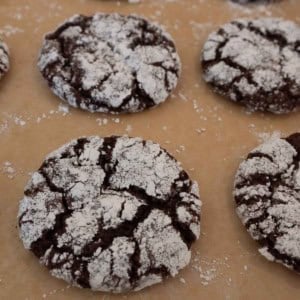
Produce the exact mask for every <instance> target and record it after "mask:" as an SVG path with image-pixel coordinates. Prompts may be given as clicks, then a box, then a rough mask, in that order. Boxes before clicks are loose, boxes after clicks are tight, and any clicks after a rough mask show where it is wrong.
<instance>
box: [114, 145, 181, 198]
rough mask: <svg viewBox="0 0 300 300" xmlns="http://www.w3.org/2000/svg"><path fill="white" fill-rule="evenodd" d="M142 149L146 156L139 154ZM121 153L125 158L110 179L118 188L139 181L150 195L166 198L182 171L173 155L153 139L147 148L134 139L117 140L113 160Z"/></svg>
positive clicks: (139, 184)
mask: <svg viewBox="0 0 300 300" xmlns="http://www.w3.org/2000/svg"><path fill="white" fill-rule="evenodd" d="M143 148H144V149H145V150H143ZM142 151H143V156H140V155H139V153H141V152H142ZM120 156H121V157H124V158H125V159H124V160H122V161H119V163H118V165H117V167H116V171H115V173H114V174H113V176H112V177H111V183H112V185H113V186H114V187H116V188H128V187H129V186H130V185H137V186H139V187H140V188H143V189H144V190H145V191H146V193H147V194H148V195H150V196H156V197H159V198H162V199H164V198H165V196H166V195H167V194H168V193H169V191H170V188H171V185H172V183H173V181H174V180H175V179H176V178H177V177H178V173H179V172H180V166H179V165H177V164H174V163H173V159H172V158H171V157H170V156H169V155H168V154H167V153H166V152H164V151H162V150H161V148H160V146H159V145H158V144H154V143H152V142H147V143H146V148H145V147H144V145H143V144H142V143H136V142H135V140H131V139H128V140H118V142H117V144H116V146H115V148H114V151H113V156H112V157H113V160H114V159H116V158H117V157H120ZM128 171H129V172H130V174H131V176H130V177H128V175H127V174H128Z"/></svg>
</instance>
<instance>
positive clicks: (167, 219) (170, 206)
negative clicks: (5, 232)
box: [18, 136, 201, 292]
mask: <svg viewBox="0 0 300 300" xmlns="http://www.w3.org/2000/svg"><path fill="white" fill-rule="evenodd" d="M24 194H25V196H24V198H23V199H22V201H21V203H20V207H19V214H18V220H19V232H20V237H21V239H22V241H23V244H24V247H25V248H26V249H29V250H31V251H32V252H33V253H34V254H35V255H36V256H37V257H38V258H39V260H40V262H41V263H42V264H43V265H45V266H46V267H48V268H49V269H50V272H51V274H52V275H54V276H56V277H58V278H62V279H64V280H66V281H67V282H69V283H71V284H73V285H75V286H79V287H84V288H91V289H93V290H98V291H111V292H125V291H130V290H140V289H142V288H144V287H147V286H150V285H152V284H155V283H158V282H160V281H162V280H163V279H164V278H165V277H168V276H175V275H176V274H177V273H178V271H179V270H180V269H182V268H184V267H185V266H186V265H187V264H188V263H189V261H190V256H191V251H190V247H191V244H192V243H193V242H194V241H195V240H196V239H198V238H199V234H200V209H201V202H200V199H199V191H198V185H197V183H196V182H193V181H191V180H190V178H189V176H188V175H187V173H186V172H185V171H184V170H183V169H182V168H181V166H180V165H179V163H178V162H177V161H176V160H175V159H174V158H173V157H172V156H170V155H169V154H168V153H167V152H166V151H165V150H164V149H162V148H161V147H160V146H159V145H158V144H156V143H153V142H151V141H144V140H142V139H140V138H129V137H125V136H124V137H115V136H112V137H106V138H100V137H96V136H94V137H86V138H80V139H78V140H74V141H72V142H70V143H69V144H66V145H65V146H63V147H61V148H60V149H58V150H57V151H55V152H53V153H51V154H50V155H49V156H48V157H47V158H46V160H45V161H44V163H43V164H42V166H41V167H40V169H39V170H38V171H37V172H35V173H34V174H33V175H32V178H31V180H30V181H29V183H28V184H27V186H26V188H25V192H24Z"/></svg>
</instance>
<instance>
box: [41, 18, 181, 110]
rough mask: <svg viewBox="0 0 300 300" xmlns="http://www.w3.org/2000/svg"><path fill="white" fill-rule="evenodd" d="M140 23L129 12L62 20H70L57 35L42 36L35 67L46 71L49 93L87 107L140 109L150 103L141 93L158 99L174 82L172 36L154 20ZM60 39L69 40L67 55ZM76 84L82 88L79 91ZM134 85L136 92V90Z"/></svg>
mask: <svg viewBox="0 0 300 300" xmlns="http://www.w3.org/2000/svg"><path fill="white" fill-rule="evenodd" d="M143 22H144V19H142V18H140V17H137V16H133V15H130V16H128V17H125V16H121V15H119V14H101V13H98V14H95V15H94V16H93V17H91V18H89V19H88V18H85V19H84V17H83V16H79V15H78V16H77V15H75V16H73V17H72V18H70V19H68V20H67V21H66V22H65V23H64V24H63V25H62V26H65V25H66V24H69V25H68V26H66V28H65V30H63V31H62V32H61V33H60V34H59V36H60V40H59V39H58V38H57V37H53V36H52V37H50V36H49V35H48V36H46V38H45V41H44V44H43V48H42V52H41V55H40V58H39V62H38V66H39V68H40V70H41V72H42V73H43V74H46V73H47V75H45V77H46V79H47V80H49V83H50V86H51V88H52V90H53V92H54V93H55V94H56V95H58V96H59V97H60V98H62V99H63V100H66V101H68V102H69V103H70V105H72V106H75V107H80V108H82V109H87V110H90V111H102V112H135V111H139V110H142V109H145V108H147V105H149V103H143V101H145V100H143V97H149V98H150V99H151V101H152V102H153V104H151V106H154V105H158V104H160V103H161V102H163V101H164V100H165V99H166V98H167V97H168V95H169V94H170V92H171V91H172V90H173V89H174V88H175V86H176V85H177V80H178V75H179V73H180V68H181V67H180V60H179V57H178V54H177V53H176V51H175V48H174V46H173V41H172V38H171V36H170V35H169V34H168V33H166V32H165V31H164V30H163V29H162V28H161V27H159V26H158V25H156V24H152V23H148V25H147V26H148V27H149V29H145V28H144V25H143ZM146 22H148V21H146ZM77 23H80V24H79V25H76V24H77ZM83 28H84V29H83ZM147 30H149V31H147ZM152 35H153V37H152ZM139 39H140V40H141V41H140V42H139V41H138V40H139ZM143 39H144V40H143ZM147 39H150V40H151V41H147ZM62 40H63V42H61V41H62ZM160 40H161V41H160ZM60 43H68V45H70V43H72V45H73V48H74V49H73V51H72V53H70V54H69V55H68V57H66V55H65V54H63V53H61V47H60ZM66 64H67V65H68V67H64V66H65V65H66ZM53 65H54V66H55V67H53ZM47 70H50V73H53V76H52V77H51V78H50V77H48V75H49V74H48V71H47ZM45 72H46V73H45ZM78 84H79V85H80V86H78ZM81 88H82V89H83V91H84V92H86V93H85V94H84V95H83V94H82V95H81V94H80V96H78V95H79V92H80V90H81ZM136 88H138V89H140V90H141V93H139V94H135V93H134V91H135V89H136ZM87 93H89V96H86V94H87ZM78 97H80V103H78ZM125 102H126V103H125Z"/></svg>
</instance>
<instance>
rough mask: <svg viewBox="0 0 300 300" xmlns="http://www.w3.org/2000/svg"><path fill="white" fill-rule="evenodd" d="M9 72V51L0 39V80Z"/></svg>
mask: <svg viewBox="0 0 300 300" xmlns="http://www.w3.org/2000/svg"><path fill="white" fill-rule="evenodd" d="M8 70H9V50H8V47H7V45H6V44H5V43H4V42H3V41H2V40H1V39H0V79H1V78H2V77H3V76H4V74H6V73H7V71H8Z"/></svg>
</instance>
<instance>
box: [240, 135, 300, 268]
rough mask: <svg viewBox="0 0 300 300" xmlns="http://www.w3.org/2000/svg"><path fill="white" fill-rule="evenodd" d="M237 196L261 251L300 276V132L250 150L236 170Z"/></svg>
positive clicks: (242, 212)
mask: <svg viewBox="0 0 300 300" xmlns="http://www.w3.org/2000/svg"><path fill="white" fill-rule="evenodd" d="M234 197H235V201H236V204H237V214H238V216H239V217H240V219H241V220H242V222H243V224H244V225H245V227H246V228H247V230H248V232H249V233H250V235H251V236H252V238H253V239H254V240H257V241H258V242H259V244H260V249H259V252H260V253H261V254H262V255H263V256H264V257H266V258H267V259H268V260H271V261H275V262H279V263H281V264H283V265H284V266H286V267H288V268H290V269H293V270H295V271H296V272H299V273H300V133H295V134H293V135H291V136H289V137H288V138H286V139H282V138H273V139H271V140H269V141H267V142H265V143H264V144H262V145H260V146H259V147H257V148H256V149H254V150H253V151H251V152H250V154H249V155H248V157H247V158H246V159H245V161H243V162H242V163H241V165H240V167H239V169H238V171H237V174H236V178H235V184H234Z"/></svg>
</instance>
